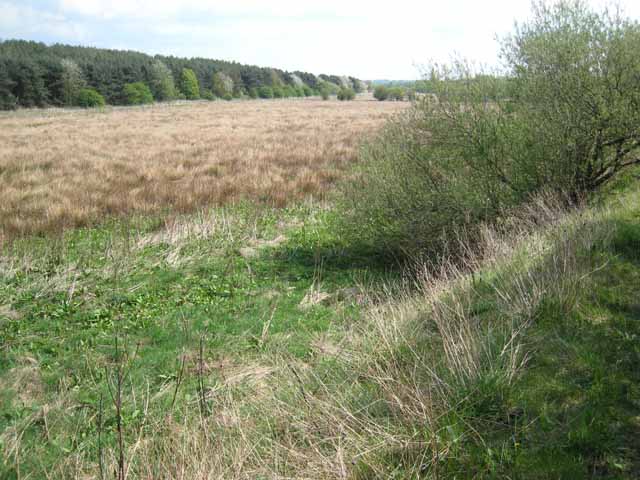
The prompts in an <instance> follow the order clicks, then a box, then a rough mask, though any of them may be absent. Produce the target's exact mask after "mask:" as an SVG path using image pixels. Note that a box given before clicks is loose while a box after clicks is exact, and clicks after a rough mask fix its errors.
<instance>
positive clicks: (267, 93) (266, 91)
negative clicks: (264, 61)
mask: <svg viewBox="0 0 640 480" xmlns="http://www.w3.org/2000/svg"><path fill="white" fill-rule="evenodd" d="M258 96H259V97H260V98H273V89H272V88H271V87H267V86H266V85H263V86H261V87H259V88H258Z"/></svg>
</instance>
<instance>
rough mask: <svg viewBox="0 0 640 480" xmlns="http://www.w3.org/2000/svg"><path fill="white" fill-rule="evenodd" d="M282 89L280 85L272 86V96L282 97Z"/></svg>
mask: <svg viewBox="0 0 640 480" xmlns="http://www.w3.org/2000/svg"><path fill="white" fill-rule="evenodd" d="M283 97H284V90H283V89H282V87H280V86H275V87H273V98H283Z"/></svg>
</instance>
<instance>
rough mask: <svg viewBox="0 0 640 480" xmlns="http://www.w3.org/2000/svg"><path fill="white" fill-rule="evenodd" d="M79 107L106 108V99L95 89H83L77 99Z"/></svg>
mask: <svg viewBox="0 0 640 480" xmlns="http://www.w3.org/2000/svg"><path fill="white" fill-rule="evenodd" d="M76 99H77V100H76V102H77V104H78V106H80V107H83V108H92V107H104V106H105V101H104V97H103V96H102V95H100V93H99V92H98V91H97V90H94V89H93V88H83V89H81V90H80V91H79V92H78V95H77V97H76Z"/></svg>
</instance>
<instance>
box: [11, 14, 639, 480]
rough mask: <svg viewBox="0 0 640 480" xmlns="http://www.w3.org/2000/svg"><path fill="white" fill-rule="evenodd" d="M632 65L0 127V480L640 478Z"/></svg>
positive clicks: (557, 18)
mask: <svg viewBox="0 0 640 480" xmlns="http://www.w3.org/2000/svg"><path fill="white" fill-rule="evenodd" d="M639 42H640V25H639V24H638V23H637V22H631V21H626V20H624V19H622V18H621V17H615V16H610V15H609V14H608V13H606V12H605V13H603V14H599V13H597V12H593V11H591V10H590V9H589V8H588V7H587V5H586V4H581V3H579V2H577V3H574V2H570V3H569V2H567V3H564V2H560V3H558V4H557V5H555V4H554V5H550V4H546V3H540V4H536V5H534V17H533V20H532V21H531V23H530V24H527V25H526V26H525V27H523V28H516V31H515V33H514V35H513V36H512V37H508V38H506V39H504V40H503V41H502V47H503V52H505V54H506V55H507V60H508V61H509V62H510V66H511V74H510V76H507V77H504V76H497V75H484V74H478V72H475V71H473V70H472V69H471V68H470V66H469V64H467V63H465V62H456V63H454V65H452V66H451V67H434V70H433V71H432V72H431V73H430V75H429V88H430V89H432V90H433V93H431V94H430V95H426V96H424V97H422V98H418V99H416V100H415V101H412V102H411V103H403V102H374V101H372V100H371V98H370V97H368V96H366V95H361V96H359V97H358V98H357V99H356V100H355V101H348V100H346V99H345V101H341V102H338V101H336V100H335V99H334V98H333V97H332V98H331V99H329V100H327V101H322V100H319V99H317V98H309V99H305V100H277V101H271V100H263V101H249V100H242V101H230V102H221V101H215V102H192V103H184V102H175V103H171V104H157V105H153V106H140V107H134V108H129V107H126V108H125V107H117V108H112V107H109V108H102V109H94V110H73V109H71V110H67V109H60V110H18V111H16V112H12V113H4V114H1V115H0V127H1V128H0V186H1V187H2V196H3V198H2V200H3V202H2V204H1V205H0V232H1V233H0V241H2V244H1V246H2V249H1V251H0V459H1V462H0V478H2V479H3V480H4V479H8V480H9V479H10V480H22V479H40V478H45V479H58V478H60V479H68V478H74V479H88V478H91V479H100V480H104V479H116V480H125V479H130V480H133V479H136V480H137V479H145V480H147V479H148V480H151V479H159V478H162V479H164V478H166V479H184V480H187V479H198V480H200V479H202V480H204V479H207V480H209V479H220V480H222V479H225V480H226V479H247V480H248V479H283V480H284V479H292V478H295V479H317V480H329V479H343V480H344V479H349V480H374V479H396V480H400V479H412V480H413V479H416V480H417V479H433V480H438V479H455V478H478V479H495V478H526V479H541V478H567V479H575V478H612V479H613V478H615V479H619V478H621V479H633V478H638V477H639V476H640V454H639V452H640V444H639V439H640V423H639V422H638V419H639V418H640V417H639V416H638V413H639V412H640V371H639V370H638V368H637V367H638V364H640V349H638V338H640V306H639V304H638V295H637V292H638V288H639V287H640V183H639V181H638V180H639V179H640V158H639V157H638V152H640V136H639V135H638V129H637V126H638V125H639V124H640V117H639V115H640V113H638V112H640V110H639V109H638V108H637V106H638V105H640V88H639V85H638V78H640V74H639V73H638V72H640V62H639V61H638V56H637V55H635V52H637V51H638V45H640V43H639ZM593 49H599V50H598V51H597V54H596V55H594V54H592V50H593ZM605 64H606V65H607V68H606V69H603V68H602V66H603V65H605ZM559 78H560V81H559ZM593 106H602V108H600V107H598V108H593ZM605 107H606V108H605Z"/></svg>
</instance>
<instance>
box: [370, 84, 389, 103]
mask: <svg viewBox="0 0 640 480" xmlns="http://www.w3.org/2000/svg"><path fill="white" fill-rule="evenodd" d="M373 98H375V99H376V100H380V101H383V100H387V99H388V98H389V89H388V88H387V87H385V86H384V85H378V86H377V87H376V88H375V89H374V90H373Z"/></svg>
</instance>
